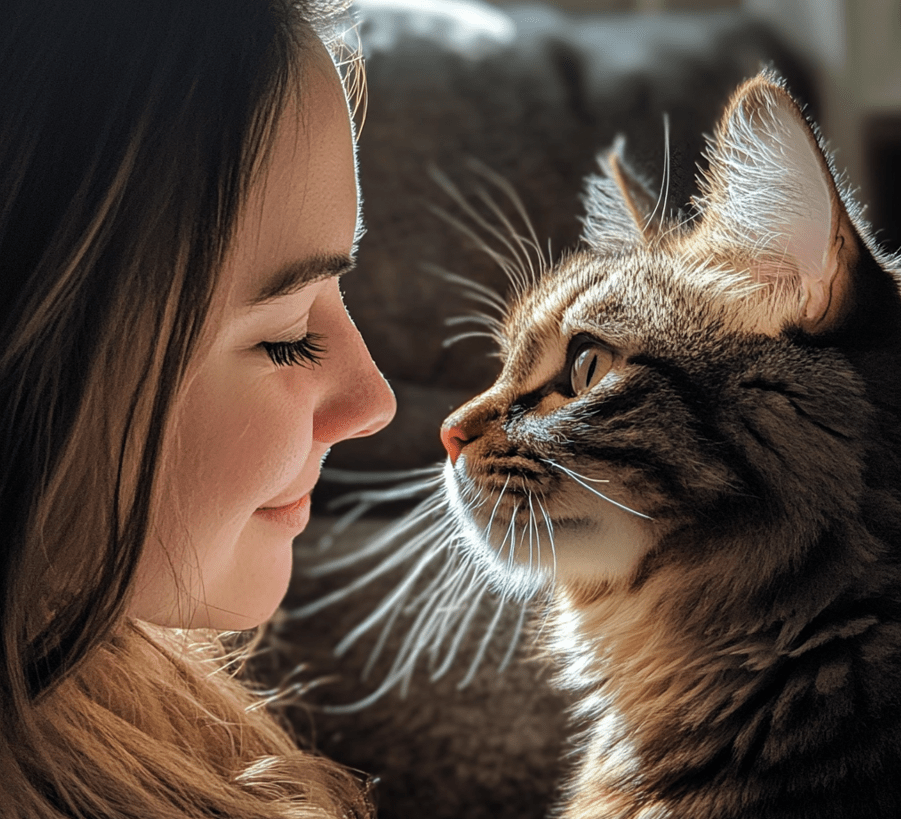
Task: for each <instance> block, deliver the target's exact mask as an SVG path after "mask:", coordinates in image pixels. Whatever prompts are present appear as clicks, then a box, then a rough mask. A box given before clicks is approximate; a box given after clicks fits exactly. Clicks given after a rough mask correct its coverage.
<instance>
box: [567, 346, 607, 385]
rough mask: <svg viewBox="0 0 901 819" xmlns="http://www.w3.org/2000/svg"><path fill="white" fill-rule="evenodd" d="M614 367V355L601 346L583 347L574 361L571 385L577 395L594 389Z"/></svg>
mask: <svg viewBox="0 0 901 819" xmlns="http://www.w3.org/2000/svg"><path fill="white" fill-rule="evenodd" d="M612 366H613V353H611V352H610V350H608V349H607V348H606V347H601V346H600V345H599V344H588V345H586V346H585V347H583V348H582V349H581V350H580V351H579V352H578V353H577V354H576V357H575V360H574V361H573V366H572V371H571V372H570V383H571V384H572V389H573V392H574V393H575V394H576V395H579V394H580V393H583V392H587V391H588V390H590V389H592V387H594V386H595V385H596V384H597V383H598V382H599V381H600V380H601V379H602V378H603V377H604V376H605V375H607V373H608V372H610V368H611V367H612Z"/></svg>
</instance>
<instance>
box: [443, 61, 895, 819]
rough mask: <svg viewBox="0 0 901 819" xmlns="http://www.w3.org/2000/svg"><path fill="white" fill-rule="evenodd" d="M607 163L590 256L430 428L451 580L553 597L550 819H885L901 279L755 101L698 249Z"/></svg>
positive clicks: (804, 131)
mask: <svg viewBox="0 0 901 819" xmlns="http://www.w3.org/2000/svg"><path fill="white" fill-rule="evenodd" d="M605 164H606V170H607V176H606V177H605V178H599V179H595V180H594V181H593V182H592V183H591V186H590V190H589V208H588V209H589V214H588V218H587V220H586V232H585V239H586V244H587V248H586V249H584V250H580V251H578V252H576V253H573V254H571V255H569V256H568V257H566V258H565V259H563V260H562V261H561V262H560V263H559V264H558V265H557V266H556V267H555V268H554V269H552V270H550V271H547V272H546V273H545V274H544V275H543V276H541V277H539V278H538V280H537V281H535V282H533V283H531V284H529V285H527V286H525V287H523V289H522V290H521V292H520V293H518V294H517V296H516V298H515V299H514V301H513V303H512V305H511V306H510V307H509V309H508V311H507V315H506V316H505V318H504V320H503V322H502V324H501V325H499V327H498V335H499V338H500V341H501V344H502V347H503V350H502V353H503V359H504V368H503V372H502V374H501V376H500V377H499V379H498V381H497V383H496V384H495V386H494V387H492V388H491V389H490V390H489V391H487V392H486V393H484V394H482V395H481V396H478V397H477V398H475V399H473V400H472V401H471V402H469V403H468V404H467V405H465V406H464V407H462V408H461V409H460V410H458V411H457V412H455V413H454V414H453V415H452V416H451V417H450V418H449V419H448V421H447V422H446V424H445V426H444V428H443V439H444V441H445V445H446V447H447V449H448V452H449V454H450V459H449V461H448V464H447V466H446V469H445V477H446V486H447V494H448V496H449V497H450V499H451V504H452V506H453V507H454V511H455V517H456V519H457V522H458V526H459V529H460V531H461V532H462V533H463V534H462V539H463V540H465V541H466V543H467V551H468V552H469V554H470V555H472V556H474V557H475V558H476V561H477V563H478V564H479V565H480V566H481V567H482V569H483V570H484V571H485V572H487V573H489V574H490V575H492V576H493V577H494V578H495V585H496V586H497V587H498V588H500V589H501V590H503V591H506V592H508V593H510V594H513V595H520V596H524V595H527V594H528V593H529V592H531V591H532V590H534V589H536V588H542V587H543V588H548V587H551V588H552V592H551V598H550V599H551V602H550V614H549V618H548V623H547V625H546V626H545V627H544V629H543V630H542V634H543V639H544V640H545V641H546V643H547V645H548V646H549V647H550V649H551V650H552V652H553V653H554V654H555V655H556V657H557V659H558V662H559V664H560V674H559V678H560V680H561V682H562V684H563V685H566V686H569V687H572V688H575V689H577V690H578V691H580V697H581V705H580V707H579V709H578V712H577V717H578V719H579V721H580V723H581V725H582V728H583V730H584V733H583V734H582V735H581V739H580V740H579V747H580V750H581V757H580V758H581V761H580V763H579V765H578V769H577V771H576V773H575V775H574V776H573V777H572V780H571V782H570V784H569V787H568V792H567V795H566V798H565V807H564V808H563V811H562V815H563V816H564V817H566V819H575V818H576V817H585V818H586V819H593V818H595V817H596V818H597V819H626V818H627V817H628V818H629V819H639V818H640V819H670V818H672V819H777V817H779V819H789V817H791V819H801V818H802V817H804V818H805V819H807V818H808V817H809V819H828V817H836V819H838V817H843V819H848V817H861V818H863V817H897V816H901V561H899V558H901V423H899V420H901V377H899V376H901V297H899V289H898V283H897V278H896V276H897V266H898V263H897V260H890V259H888V258H887V257H885V256H883V255H881V254H880V253H879V251H878V250H877V249H876V248H875V245H874V244H873V242H872V240H871V239H870V238H869V237H868V235H867V233H866V229H865V228H863V227H862V226H861V224H860V222H859V219H858V216H857V213H856V211H854V210H853V207H852V206H851V205H849V204H848V202H847V201H843V195H842V194H841V192H840V191H839V189H838V186H837V185H836V182H835V180H834V174H833V173H832V171H831V169H830V165H829V163H828V161H827V160H826V159H825V158H824V155H823V153H822V151H821V149H820V148H819V146H818V144H817V141H816V138H815V137H814V135H813V132H812V131H811V129H810V127H809V126H808V124H807V123H806V121H805V120H804V118H803V116H802V115H801V113H800V111H799V110H798V109H797V107H796V106H795V104H794V103H793V102H792V100H791V99H790V97H789V96H788V95H787V93H786V92H785V91H784V90H783V89H782V87H781V86H780V85H779V83H778V81H775V80H774V79H773V78H771V77H768V76H766V75H762V76H761V77H758V78H757V79H755V80H752V81H751V82H749V83H747V84H746V85H745V86H743V87H742V88H741V89H739V91H738V92H737V94H736V96H735V97H734V98H733V101H732V103H731V104H730V107H729V109H728V110H727V112H726V114H725V115H724V118H723V120H722V122H721V124H720V126H719V129H718V131H717V136H716V141H715V144H714V145H713V147H712V150H711V155H710V168H709V171H708V175H707V179H706V181H705V183H704V185H703V186H702V187H703V196H702V198H701V199H700V200H699V201H698V202H697V203H696V204H697V209H698V211H699V215H698V217H697V218H696V219H695V220H693V221H692V222H691V223H686V224H677V223H670V222H668V221H667V220H665V219H663V218H661V214H662V207H663V206H662V203H661V204H660V205H658V204H657V203H656V201H655V200H656V197H654V196H651V195H650V194H649V193H648V192H647V190H646V188H645V187H644V186H643V185H642V184H641V183H640V182H639V181H638V180H636V179H635V178H634V177H633V176H632V175H631V173H630V172H629V170H628V168H627V167H626V166H625V164H624V163H623V161H622V159H621V157H620V156H619V154H618V153H617V152H616V151H614V152H613V153H611V154H610V155H608V157H607V158H606V160H605ZM845 199H847V197H845ZM849 213H850V215H849Z"/></svg>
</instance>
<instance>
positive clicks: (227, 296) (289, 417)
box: [130, 49, 395, 629]
mask: <svg viewBox="0 0 901 819" xmlns="http://www.w3.org/2000/svg"><path fill="white" fill-rule="evenodd" d="M357 217H358V211H357V184H356V170H355V163H354V154H353V143H352V136H351V129H350V124H349V119H348V112H347V106H346V103H345V99H344V95H343V91H342V88H341V85H340V81H339V79H338V76H337V72H336V71H335V68H334V66H333V65H332V62H331V60H330V59H329V58H328V56H327V55H326V53H325V50H324V49H321V53H317V54H315V55H314V56H313V57H311V58H310V59H309V60H308V68H307V71H306V72H305V84H304V89H303V110H302V111H298V109H297V107H296V106H295V105H293V104H291V105H289V106H288V107H287V110H286V111H285V112H284V113H283V114H282V116H281V118H280V121H279V124H278V129H277V133H276V137H275V143H274V150H273V152H272V154H271V156H270V157H269V162H268V164H267V166H266V167H265V169H264V172H263V173H262V174H261V175H260V176H259V178H258V179H257V181H256V182H255V183H254V186H253V187H252V189H251V195H250V198H249V201H248V204H247V207H246V210H245V211H244V213H243V216H242V218H241V219H240V221H239V224H238V230H237V234H236V236H235V240H234V242H233V245H232V247H231V250H230V252H229V255H228V258H227V262H226V266H225V269H224V286H223V287H222V288H221V290H220V292H219V296H218V298H219V301H218V304H217V305H216V307H217V309H216V311H215V313H214V315H216V316H217V319H216V322H217V325H216V326H217V332H216V335H215V338H214V341H213V343H212V346H211V348H210V350H209V352H208V353H206V354H205V357H204V358H203V359H202V360H201V362H200V364H199V367H198V368H197V370H196V374H195V375H194V377H193V378H192V380H191V381H190V383H189V385H188V387H187V390H186V392H185V394H184V397H183V401H182V402H181V403H180V406H179V411H178V416H177V418H176V421H175V424H174V429H175V434H174V436H173V441H172V449H171V455H170V459H169V460H170V462H171V464H172V469H171V470H170V472H171V474H169V475H167V480H166V482H165V486H166V490H165V494H166V497H165V499H164V504H163V509H162V510H161V512H160V520H159V523H158V526H157V527H156V529H155V532H154V536H153V537H152V538H151V540H150V542H149V543H148V544H147V548H146V549H145V554H144V556H143V558H142V562H141V564H140V566H139V569H138V577H137V579H136V583H135V587H134V589H135V594H134V598H133V601H132V605H131V609H130V612H131V614H132V615H133V616H135V617H138V618H140V619H144V620H149V621H152V622H155V623H158V624H160V625H165V626H175V627H183V628H196V627H211V628H219V629H246V628H252V627H253V626H255V625H258V624H259V623H261V622H263V621H264V620H266V619H267V618H268V617H269V616H270V615H271V614H272V612H273V611H274V610H275V608H276V607H277V606H278V604H279V602H280V601H281V599H282V598H283V596H284V594H285V591H286V589H287V586H288V581H289V579H290V576H291V542H292V539H293V538H294V537H295V535H297V534H298V533H299V532H300V531H301V530H302V529H303V528H304V527H305V526H306V523H307V520H308V517H309V508H310V491H311V490H312V489H313V486H314V485H315V483H316V481H317V479H318V477H319V470H320V466H321V463H322V460H323V458H324V456H325V454H326V452H327V451H328V449H329V447H331V446H332V444H334V443H336V442H337V441H340V440H343V439H345V438H354V437H358V436H362V435H371V434H372V433H373V432H376V431H377V430H379V429H381V428H382V427H383V426H385V425H386V424H387V423H388V422H389V421H390V420H391V418H392V416H393V415H394V410H395V402H394V396H393V394H392V392H391V390H390V388H389V387H388V385H387V383H386V382H385V380H384V379H383V378H382V376H381V374H380V373H379V371H378V370H377V369H376V368H375V365H374V364H373V362H372V359H371V358H370V356H369V352H368V350H367V349H366V345H365V344H364V342H363V340H362V338H361V337H360V334H359V333H358V332H357V329H356V327H355V326H354V324H353V322H352V321H351V320H350V317H349V316H348V314H347V312H346V310H345V309H344V304H343V302H342V299H341V293H340V290H339V287H338V279H337V275H336V274H339V273H340V272H342V271H343V269H344V268H346V267H347V266H349V264H350V262H351V254H352V252H353V249H354V243H355V236H356V233H357V227H358V225H357ZM311 343H312V347H311V346H310V344H311ZM317 348H321V349H322V352H317V351H316V350H317ZM311 353H312V354H313V356H314V358H318V359H319V360H318V361H315V360H312V359H308V355H309V354H311Z"/></svg>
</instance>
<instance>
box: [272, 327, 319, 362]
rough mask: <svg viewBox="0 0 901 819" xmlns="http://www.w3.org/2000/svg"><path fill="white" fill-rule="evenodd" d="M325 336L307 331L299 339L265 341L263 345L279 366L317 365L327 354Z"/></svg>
mask: <svg viewBox="0 0 901 819" xmlns="http://www.w3.org/2000/svg"><path fill="white" fill-rule="evenodd" d="M324 340H325V336H323V335H320V334H319V333H307V334H306V335H305V336H304V337H303V338H299V339H297V341H264V342H262V347H263V349H264V350H265V351H266V354H267V355H268V356H269V358H271V359H272V363H273V364H275V365H276V366H277V367H291V366H295V365H297V364H299V365H300V366H302V367H308V366H309V367H315V366H318V365H319V364H321V363H322V359H323V356H324V355H325V344H323V342H324Z"/></svg>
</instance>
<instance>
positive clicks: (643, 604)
mask: <svg viewBox="0 0 901 819" xmlns="http://www.w3.org/2000/svg"><path fill="white" fill-rule="evenodd" d="M875 415H876V417H875V418H874V422H873V423H874V437H875V439H876V441H878V442H881V443H882V444H884V446H880V444H879V443H875V444H874V447H873V449H872V451H870V452H869V453H866V454H865V455H864V457H863V460H862V462H861V463H862V469H861V474H860V475H858V476H854V475H846V476H844V478H845V479H847V481H848V495H849V498H853V499H854V502H855V503H856V504H857V512H856V514H852V515H848V513H847V509H841V510H838V511H837V513H836V515H835V516H834V518H833V519H831V520H828V519H826V520H823V521H822V523H821V525H820V526H819V527H818V531H819V534H818V536H816V537H815V538H814V539H813V541H812V542H810V543H808V544H806V548H804V549H799V550H798V559H797V561H796V562H794V563H793V564H791V565H786V566H783V567H781V569H779V570H774V568H773V567H767V566H766V563H765V560H763V559H762V557H763V556H764V555H765V554H767V553H772V552H773V551H779V549H776V548H774V543H776V542H778V541H781V542H780V543H779V546H781V547H787V546H790V545H791V544H790V540H791V538H792V537H794V536H796V534H797V533H796V531H793V527H792V526H791V525H785V526H782V527H774V526H770V527H765V526H763V525H762V524H761V525H760V526H758V527H754V526H753V525H748V524H749V522H748V521H745V522H744V524H743V525H737V526H732V527H730V530H728V531H723V530H718V531H713V532H711V533H709V534H707V535H704V534H703V533H702V532H699V531H697V530H694V531H687V530H686V531H681V530H676V531H674V532H672V533H671V534H670V535H669V536H666V537H665V538H664V539H663V540H662V541H661V542H660V544H659V546H658V548H657V549H655V551H654V552H653V553H652V554H650V555H648V556H647V557H646V558H645V560H644V561H643V564H642V565H641V566H639V569H638V571H637V572H636V574H635V575H634V576H633V577H632V578H630V579H629V580H627V581H626V580H621V581H618V582H612V583H610V584H608V585H599V586H595V587H589V586H582V587H578V586H572V587H569V588H559V589H558V593H557V594H556V596H555V600H554V603H553V608H552V613H551V617H550V622H551V627H550V629H549V630H548V635H549V638H548V642H549V646H550V648H551V650H552V651H553V652H554V653H555V654H556V655H557V656H558V657H562V658H563V662H562V663H561V664H560V668H561V669H563V670H562V671H561V673H560V677H559V679H560V681H561V683H562V684H563V685H565V686H567V687H571V688H576V689H578V690H580V691H581V700H580V705H579V707H578V708H577V710H576V717H577V719H579V720H581V721H583V722H584V725H585V726H586V727H585V729H584V734H583V740H582V743H581V745H582V748H583V754H582V761H581V764H580V767H579V771H578V772H577V773H576V775H575V776H574V778H573V780H572V782H571V785H570V790H571V799H570V800H569V802H568V804H567V807H566V810H565V811H564V814H563V815H564V816H565V817H566V819H570V818H572V819H575V818H576V817H579V818H580V819H581V818H582V817H585V818H586V819H587V818H588V817H604V819H626V817H629V818H630V819H632V818H633V817H634V819H665V818H667V817H674V818H675V817H679V819H682V817H685V818H686V819H729V817H760V818H761V819H762V817H771V816H772V817H776V816H780V817H781V816H786V817H788V816H791V817H793V819H794V818H795V817H806V816H808V813H806V812H805V808H804V804H805V799H806V797H807V795H806V794H805V791H804V788H805V787H809V788H811V789H812V790H813V792H815V793H816V797H815V798H814V799H813V800H811V801H812V802H815V806H814V808H813V811H814V812H812V813H810V814H809V815H810V817H811V819H813V817H817V819H823V818H824V817H825V816H826V815H827V814H824V813H823V807H822V793H821V792H820V791H819V790H818V789H819V788H820V787H821V783H822V782H824V781H828V782H830V783H831V784H832V786H833V787H834V791H835V797H834V800H833V807H834V813H831V814H828V815H830V816H835V817H842V819H847V817H858V816H859V817H870V816H877V815H883V813H881V812H880V805H884V804H893V803H894V802H893V800H897V799H898V798H899V794H897V793H896V794H888V793H886V792H885V785H884V781H879V776H880V775H879V774H877V773H875V772H876V771H877V770H878V768H880V767H881V766H884V765H886V764H889V765H895V766H897V765H898V764H899V763H901V752H899V751H901V724H899V723H898V717H897V710H896V709H895V708H894V706H893V703H892V697H893V696H894V694H893V692H894V691H895V690H896V688H897V680H898V678H899V674H901V660H899V658H898V656H897V652H896V651H895V650H894V649H893V646H894V645H896V643H897V640H898V639H899V632H901V602H899V601H898V593H897V590H898V588H901V566H899V563H898V558H897V555H898V553H899V547H901V526H899V524H898V521H901V495H899V490H898V487H901V474H899V468H898V459H897V457H896V453H898V452H901V449H899V447H898V441H897V440H894V441H891V442H889V441H887V440H885V438H886V437H889V438H894V439H897V438H898V433H897V430H896V428H895V427H894V426H889V425H890V423H891V420H892V414H891V413H887V414H885V415H883V414H882V412H881V411H880V410H878V409H877V410H876V411H875ZM895 417H897V415H896V416H895ZM880 427H881V428H882V432H883V433H884V435H883V436H880V435H879V433H878V432H877V430H878V429H879V428H880ZM664 556H665V558H664ZM729 564H731V565H729ZM774 571H775V576H774V574H773V572H774ZM724 577H731V578H743V579H744V580H743V581H742V582H741V584H736V583H732V584H730V583H724V582H723V578H724ZM829 749H836V750H840V753H836V755H835V757H834V759H830V751H829ZM870 776H875V778H874V784H873V788H872V789H871V803H867V802H866V800H862V799H861V796H860V792H861V788H860V783H861V782H865V781H866V780H867V779H868V777H870ZM798 782H800V783H803V785H802V786H800V787H798V788H797V794H796V796H795V798H796V804H794V805H793V806H791V807H787V804H788V803H787V802H786V798H785V796H784V794H785V793H787V792H791V791H792V788H793V784H792V783H798ZM849 782H853V783H854V784H855V786H854V787H848V783H849ZM863 790H864V791H865V792H866V788H864V789H863ZM774 793H781V794H783V796H782V797H781V800H782V801H781V802H779V806H778V807H775V806H774V802H776V801H778V800H774V798H773V794H774ZM849 795H850V801H848V802H847V803H846V801H845V800H846V799H848V798H849Z"/></svg>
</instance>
